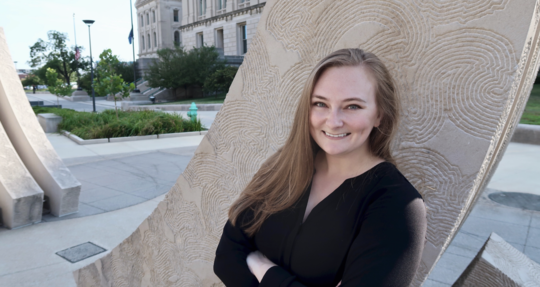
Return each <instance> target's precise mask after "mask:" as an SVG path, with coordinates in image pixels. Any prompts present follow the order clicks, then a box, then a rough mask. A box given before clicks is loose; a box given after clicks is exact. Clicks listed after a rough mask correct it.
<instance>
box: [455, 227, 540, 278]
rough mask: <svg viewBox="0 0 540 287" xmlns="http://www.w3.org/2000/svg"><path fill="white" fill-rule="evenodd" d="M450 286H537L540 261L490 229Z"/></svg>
mask: <svg viewBox="0 0 540 287" xmlns="http://www.w3.org/2000/svg"><path fill="white" fill-rule="evenodd" d="M452 286H453V287H465V286H471V287H484V286H485V287H492V286H516V287H518V286H540V265H539V264H538V263H536V262H534V261H532V260H531V259H529V258H528V257H527V256H526V255H525V254H523V253H521V252H520V251H519V250H517V249H516V248H514V247H513V246H512V245H510V244H509V243H507V242H506V241H504V239H502V238H501V237H500V236H499V235H497V234H496V233H491V236H490V237H489V238H488V240H487V241H486V243H484V246H482V249H480V252H478V255H476V257H475V258H474V259H473V261H472V262H471V263H470V264H469V266H468V267H467V269H465V271H463V274H461V276H460V277H459V278H458V280H457V281H456V283H454V285H452Z"/></svg>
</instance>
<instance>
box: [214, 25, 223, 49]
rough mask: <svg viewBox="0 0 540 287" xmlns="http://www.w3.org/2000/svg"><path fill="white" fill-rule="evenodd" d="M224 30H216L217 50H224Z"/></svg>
mask: <svg viewBox="0 0 540 287" xmlns="http://www.w3.org/2000/svg"><path fill="white" fill-rule="evenodd" d="M223 46H225V45H224V43H223V29H217V30H216V48H218V49H223Z"/></svg>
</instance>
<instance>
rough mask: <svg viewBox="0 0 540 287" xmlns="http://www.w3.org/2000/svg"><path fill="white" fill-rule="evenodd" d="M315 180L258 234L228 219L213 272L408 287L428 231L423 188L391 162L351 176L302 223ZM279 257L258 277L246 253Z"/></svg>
mask: <svg viewBox="0 0 540 287" xmlns="http://www.w3.org/2000/svg"><path fill="white" fill-rule="evenodd" d="M310 190H311V187H309V188H308V189H307V190H306V192H305V193H304V195H303V196H302V197H301V198H300V199H299V200H298V202H296V204H294V205H293V206H292V207H290V208H288V209H286V210H284V211H281V212H278V213H276V214H273V215H271V216H270V217H269V218H268V219H267V220H266V221H265V222H264V223H263V224H262V226H261V228H260V230H259V231H258V232H257V233H256V234H255V235H254V236H253V237H251V238H250V237H248V236H247V235H246V234H245V233H244V231H243V229H242V228H241V225H242V224H241V223H242V221H243V220H245V219H247V218H249V216H250V213H249V212H245V213H244V214H243V215H242V217H241V218H240V220H239V221H238V224H236V225H235V226H233V225H232V224H231V222H230V221H228V222H227V223H226V225H225V228H224V230H223V235H222V237H221V241H220V242H219V245H218V248H217V251H216V259H215V262H214V272H215V273H216V275H217V276H218V277H219V278H220V279H221V280H222V281H223V283H225V285H226V286H228V287H235V286H242V287H249V286H261V287H266V286H268V287H277V286H280V287H287V286H290V287H301V286H320V287H323V286H324V287H335V286H336V285H337V284H338V283H339V282H340V281H341V286H342V287H349V286H409V284H410V283H411V281H412V279H413V277H414V274H415V272H416V269H417V268H418V265H419V263H420V258H421V254H422V250H423V247H424V237H425V232H426V215H425V207H424V203H423V200H422V197H421V195H420V194H419V193H418V191H417V190H416V189H415V188H414V187H413V186H412V185H411V184H410V183H409V181H407V179H406V178H405V177H404V176H403V175H402V174H401V173H400V172H399V171H398V169H397V168H396V167H395V166H394V165H393V164H391V163H388V162H383V163H380V164H378V165H377V166H375V167H374V168H372V169H370V170H369V171H367V172H365V173H363V174H361V175H359V176H357V177H354V178H349V179H347V180H345V181H344V182H343V183H342V184H341V185H340V186H339V187H338V188H337V189H336V190H335V191H334V192H332V193H331V194H330V195H328V196H327V197H326V198H325V199H323V200H322V201H321V202H320V203H319V204H318V205H316V206H315V207H314V208H313V210H312V211H311V213H310V214H309V215H308V217H307V218H306V220H305V221H304V222H303V223H302V220H303V217H304V214H305V210H306V206H307V203H308V198H309V192H310ZM255 250H259V251H260V252H261V253H262V254H264V255H266V257H268V259H270V260H271V261H272V262H274V263H275V264H277V265H278V266H274V267H272V268H270V269H269V270H268V271H267V272H266V274H265V275H264V277H263V279H262V281H261V283H260V284H259V282H258V280H257V278H256V277H255V276H254V275H253V274H252V273H251V272H250V271H249V268H248V266H247V263H246V257H247V255H248V254H249V253H250V252H252V251H255Z"/></svg>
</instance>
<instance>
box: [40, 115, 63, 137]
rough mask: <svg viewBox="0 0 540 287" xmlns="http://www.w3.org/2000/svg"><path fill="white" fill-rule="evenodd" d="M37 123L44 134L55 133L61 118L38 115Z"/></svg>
mask: <svg viewBox="0 0 540 287" xmlns="http://www.w3.org/2000/svg"><path fill="white" fill-rule="evenodd" d="M38 122H39V124H40V125H41V127H42V128H43V131H45V132H46V133H56V132H58V124H60V123H61V122H62V117H61V116H58V115H55V114H38Z"/></svg>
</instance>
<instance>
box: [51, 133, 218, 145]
mask: <svg viewBox="0 0 540 287" xmlns="http://www.w3.org/2000/svg"><path fill="white" fill-rule="evenodd" d="M207 133H208V131H200V132H183V133H170V134H160V135H148V136H132V137H117V138H102V139H92V140H83V139H81V138H80V137H78V136H76V135H74V134H72V133H70V132H68V131H64V130H63V131H61V134H63V135H64V136H66V137H67V138H69V139H70V140H72V141H74V142H75V143H77V144H79V145H87V144H101V143H115V142H127V141H139V140H151V139H161V138H163V139H164V138H177V137H187V136H199V135H206V134H207Z"/></svg>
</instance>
